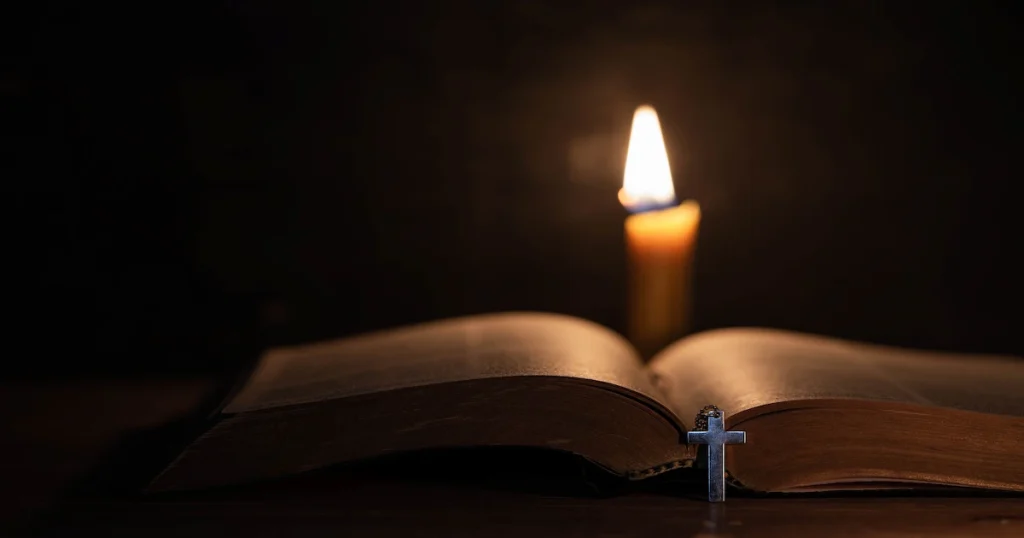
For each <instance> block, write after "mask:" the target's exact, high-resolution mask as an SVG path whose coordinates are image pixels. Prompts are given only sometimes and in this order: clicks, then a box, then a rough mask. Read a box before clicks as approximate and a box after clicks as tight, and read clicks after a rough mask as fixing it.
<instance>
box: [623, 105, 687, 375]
mask: <svg viewBox="0 0 1024 538" xmlns="http://www.w3.org/2000/svg"><path fill="white" fill-rule="evenodd" d="M619 201H620V202H622V205H623V206H624V207H625V208H626V209H627V210H628V211H629V212H630V213H632V215H630V216H629V217H627V218H626V230H625V231H626V254H627V258H628V263H629V320H628V332H627V334H628V336H629V339H630V340H631V341H632V342H633V344H634V345H635V346H636V347H637V349H638V350H640V352H641V354H643V355H644V358H650V357H651V355H653V354H654V353H655V352H657V351H658V350H660V349H661V348H663V347H665V346H666V345H668V344H670V343H672V342H673V341H675V340H677V339H679V338H680V337H682V336H683V335H684V334H685V333H686V331H687V330H688V329H689V322H690V319H689V318H690V287H691V285H690V282H691V279H692V265H693V255H694V249H695V247H696V244H697V230H698V227H699V225H700V206H699V205H698V204H697V202H695V201H693V200H687V201H685V202H683V203H682V204H679V205H676V194H675V188H674V187H673V185H672V171H671V169H670V168H669V163H668V154H667V153H666V152H665V141H664V139H663V138H662V135H661V125H660V123H659V122H658V113H657V112H655V111H654V109H653V108H652V107H650V106H641V107H639V108H637V109H636V112H635V113H634V114H633V128H632V131H631V132H630V135H629V149H628V151H627V152H626V171H625V174H624V175H623V182H622V190H621V191H619Z"/></svg>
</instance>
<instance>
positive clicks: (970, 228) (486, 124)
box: [0, 1, 1024, 377]
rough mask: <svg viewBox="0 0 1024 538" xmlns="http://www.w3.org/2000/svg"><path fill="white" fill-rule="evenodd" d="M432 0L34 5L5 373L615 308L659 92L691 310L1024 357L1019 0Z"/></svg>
mask: <svg viewBox="0 0 1024 538" xmlns="http://www.w3.org/2000/svg"><path fill="white" fill-rule="evenodd" d="M430 4H432V3H429V2H422V3H421V2H415V3H414V2H402V3H395V2H372V3H369V2H367V3H358V4H356V5H352V6H348V5H347V4H345V3H340V2H326V1H324V2H317V3H306V2H268V1H246V2H223V1H221V2H207V3H204V5H202V6H199V5H196V4H189V3H184V4H173V5H167V6H166V7H157V6H155V5H150V4H149V3H139V4H137V5H106V4H100V5H93V4H88V3H84V4H81V5H71V3H70V2H68V3H40V4H38V5H36V6H35V7H33V10H32V11H31V12H30V13H25V14H21V15H19V17H18V18H9V19H8V21H7V22H8V23H12V26H16V27H17V28H18V30H20V32H19V33H18V34H17V35H18V36H24V37H23V38H22V37H19V39H16V40H15V41H16V43H14V44H13V45H12V46H11V47H9V50H10V51H14V55H13V58H12V61H10V62H7V65H8V66H9V69H5V73H4V75H3V79H2V80H0V92H2V98H3V101H4V103H5V104H4V110H5V112H4V115H5V119H4V122H3V123H4V126H5V130H6V131H7V132H8V136H9V139H10V140H11V141H12V143H8V144H5V146H6V147H5V152H4V153H5V154H6V155H7V156H6V157H5V161H7V163H8V164H13V168H11V169H10V172H9V173H7V174H5V176H7V177H6V178H5V179H4V182H3V185H4V189H5V202H6V205H7V206H8V210H7V211H4V218H5V220H6V221H7V222H6V224H5V226H4V229H5V235H7V236H8V238H7V240H6V241H5V242H6V245H5V248H4V251H5V252H6V254H7V255H6V256H4V258H5V265H6V266H7V269H8V272H7V276H6V277H5V279H4V281H5V284H6V286H7V290H6V291H7V293H6V298H7V301H5V302H6V304H5V306H6V308H5V310H6V311H7V313H8V315H9V318H8V319H9V320H10V321H8V329H7V331H5V332H6V333H8V334H9V335H10V336H9V338H10V341H9V342H8V345H7V346H6V348H7V351H6V353H5V355H6V360H5V363H7V365H9V367H7V366H5V370H6V371H7V373H8V374H11V373H13V375H15V376H28V377H38V376H50V377H52V376H56V377H69V376H81V375H97V376H98V375H110V374H117V375H124V376H154V375H194V374H201V373H213V372H222V371H226V370H231V369H233V368H235V367H237V365H238V364H239V361H244V360H246V359H251V358H252V357H254V356H255V355H256V353H258V351H259V350H260V349H262V348H263V347H265V346H269V345H276V344H282V343H295V342H302V341H308V340H312V339H320V338H329V337H336V336H342V335H346V334H352V333H356V332H361V331H366V330H371V329H375V328H380V327H387V326H394V325H398V324H404V323H409V322H415V321H421V320H428V319H434V318H439V317H446V316H454V315H462V314H472V313H479V312H487V311H494V310H508V309H538V310H549V311H557V312H564V313H568V314H573V315H578V316H583V317H586V318H590V319H593V320H595V321H598V322H600V323H603V324H606V325H608V326H611V327H612V328H615V329H618V330H622V329H623V326H624V322H625V319H624V310H625V297H624V296H625V284H624V277H625V267H624V258H623V239H622V221H623V218H624V216H625V214H624V211H623V210H622V208H621V207H620V206H619V204H618V202H617V200H616V191H617V189H618V188H619V186H620V182H621V173H622V164H623V160H624V154H625V147H626V140H627V137H628V130H629V123H630V119H631V115H632V112H633V109H634V108H635V107H636V106H637V105H639V104H642V103H651V104H653V105H655V107H656V108H657V110H658V111H659V113H660V115H661V119H662V124H663V127H664V129H665V136H666V140H667V144H668V151H669V156H670V159H671V162H672V166H673V170H674V175H675V181H676V185H677V192H679V193H680V195H681V196H682V197H685V198H696V199H697V200H699V201H700V203H701V205H702V208H703V211H704V220H703V223H702V230H701V235H700V246H699V251H698V259H697V267H696V277H695V278H696V281H695V283H696V287H695V323H696V328H697V329H698V330H699V329H708V328H713V327H721V326H732V325H762V326H770V327H779V328H786V329H795V330H799V331H808V332H815V333H824V334H830V335H835V336H840V337H846V338H853V339H862V340H870V341H875V342H881V343H888V344H897V345H907V346H916V347H929V348H941V349H950V350H963V351H991V352H1005V353H1015V354H1021V355H1024V337H1021V336H1020V335H1019V334H1018V332H1019V330H1018V327H1019V326H1020V323H1021V321H1022V317H1024V316H1022V315H1021V313H1020V312H1021V310H1020V309H1021V305H1022V301H1021V299H1022V294H1021V286H1020V282H1019V275H1020V274H1021V270H1022V268H1024V267H1022V264H1021V262H1020V261H1018V258H1019V252H1018V251H1019V250H1020V245H1021V231H1022V228H1024V227H1022V225H1021V221H1020V216H1019V215H1018V208H1019V207H1021V204H1022V201H1021V199H1020V198H1019V197H1018V196H1017V195H1016V192H1017V190H1019V189H1018V187H1017V186H1016V183H1017V182H1018V181H1019V180H1018V176H1019V175H1020V161H1019V155H1020V153H1021V149H1022V137H1021V119H1022V118H1021V111H1020V107H1019V105H1018V96H1019V95H1020V89H1021V84H1020V81H1021V78H1020V75H1021V69H1020V67H1019V65H1018V64H1019V62H1017V61H1015V58H1016V54H1017V51H1018V49H1019V48H1020V38H1019V37H1018V36H1017V35H1015V34H1016V32H1017V31H1018V17H1017V16H1016V13H1011V12H1009V11H1008V8H1004V7H996V6H997V5H995V4H993V5H992V6H989V7H985V6H983V5H982V4H978V3H963V4H961V5H959V6H953V7H945V6H943V5H938V6H936V5H921V6H918V5H917V3H899V4H900V6H892V5H890V4H895V3H891V2H878V3H871V2H829V3H823V4H827V6H823V5H815V6H805V7H785V8H783V7H778V6H771V5H768V3H761V2H751V3H722V2H711V3H707V4H689V3H685V2H668V1H663V2H587V3H580V4H579V5H578V6H573V7H570V3H562V2H541V1H506V2H491V3H488V2H470V1H464V2H463V1H460V2H443V3H438V5H430ZM491 4H494V5H491ZM1005 5H1006V6H1009V5H1011V4H1010V3H1006V4H1005Z"/></svg>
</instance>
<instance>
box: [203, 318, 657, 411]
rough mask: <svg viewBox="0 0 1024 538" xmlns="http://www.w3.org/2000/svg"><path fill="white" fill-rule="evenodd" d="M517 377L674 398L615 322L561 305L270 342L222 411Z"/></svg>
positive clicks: (653, 398)
mask: <svg viewBox="0 0 1024 538" xmlns="http://www.w3.org/2000/svg"><path fill="white" fill-rule="evenodd" d="M515 376H557V377H571V378H582V379H588V380H593V381H598V382H605V383H611V384H613V385H617V386H619V387H623V388H625V389H627V390H628V391H633V392H637V393H640V394H642V395H644V396H647V397H648V398H650V399H652V400H654V401H656V402H658V403H659V404H661V405H662V406H667V402H666V400H665V399H664V398H663V397H662V396H661V395H660V394H659V393H658V391H657V390H656V389H655V388H654V387H653V385H652V383H651V381H650V379H649V377H648V373H647V371H646V370H644V368H643V364H642V363H641V360H640V358H639V356H638V355H637V353H636V351H635V350H634V349H633V348H632V347H631V346H630V345H629V343H628V342H627V341H626V340H625V339H624V338H622V337H621V336H619V335H618V334H616V333H615V332H613V331H611V330H610V329H607V328H605V327H602V326H600V325H597V324H595V323H591V322H589V321H584V320H582V319H578V318H573V317H569V316H563V315H557V314H544V313H504V314H487V315H480V316H472V317H465V318H458V319H453V320H445V321H438V322H431V323H424V324H420V325H415V326H411V327H404V328H398V329H393V330H386V331H380V332H376V333H372V334H368V335H365V336H358V337H354V338H346V339H341V340H334V341H328V342H322V343H316V344H310V345H304V346H296V347H288V348H279V349H274V350H270V351H268V352H267V353H265V354H264V356H263V357H262V358H261V359H260V362H259V364H258V365H257V367H256V370H255V371H254V373H253V375H252V376H251V377H250V379H249V380H248V382H247V383H246V384H245V386H244V387H243V388H242V390H241V392H239V394H238V395H237V396H236V397H235V398H234V399H233V400H232V401H231V402H230V403H228V405H227V406H226V407H225V409H224V410H223V412H224V413H242V412H246V411H253V410H257V409H267V408H274V407H281V406H286V405H293V404H301V403H309V402H315V401H322V400H329V399H336V398H346V397H349V396H355V395H360V394H367V393H374V392H380V391H386V390H392V389H400V388H408V387H416V386H424V385H432V384H439V383H447V382H454V381H464V380H471V379H482V378H494V377H515Z"/></svg>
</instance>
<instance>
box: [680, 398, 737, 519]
mask: <svg viewBox="0 0 1024 538" xmlns="http://www.w3.org/2000/svg"><path fill="white" fill-rule="evenodd" d="M702 417H706V418H707V423H708V429H707V431H691V432H686V442H687V443H689V444H698V445H708V502H722V501H724V500H725V445H727V444H729V445H731V444H739V443H746V442H747V432H730V431H725V413H723V412H722V411H721V410H720V409H718V408H717V407H714V406H708V407H705V408H704V409H703V410H701V413H700V414H699V415H697V418H698V422H703V421H702V420H700V419H701V418H702Z"/></svg>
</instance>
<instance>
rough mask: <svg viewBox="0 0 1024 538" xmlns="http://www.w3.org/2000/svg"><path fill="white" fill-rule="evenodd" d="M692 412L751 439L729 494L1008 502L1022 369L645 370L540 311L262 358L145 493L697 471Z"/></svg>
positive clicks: (765, 354)
mask: <svg viewBox="0 0 1024 538" xmlns="http://www.w3.org/2000/svg"><path fill="white" fill-rule="evenodd" d="M707 404H714V405H717V406H718V407H720V408H721V409H722V410H723V411H724V412H725V413H726V415H727V422H726V426H727V427H728V428H730V429H739V430H745V431H746V432H747V444H745V445H729V446H728V447H727V449H726V450H727V456H726V468H727V473H728V475H729V477H730V479H731V483H733V484H734V485H738V486H740V487H745V488H749V489H752V490H757V491H767V492H790V491H814V490H827V489H865V488H885V487H893V486H906V485H908V484H921V485H934V486H969V487H980V488H994V489H1006V490H1024V459H1021V457H1020V455H1021V451H1022V450H1024V360H1021V359H1018V358H1014V357H1000V356H985V355H975V356H970V355H960V354H949V353H937V352H923V351H912V350H905V349H897V348H888V347H881V346H875V345H868V344H859V343H852V342H846V341H841V340H835V339H829V338H823V337H817V336H808V335H801V334H795V333H789V332H782V331H776V330H768V329H747V328H742V329H722V330H715V331H708V332H704V333H698V334H695V335H692V336H689V337H687V338H684V339H682V340H680V341H679V342H677V343H675V344H673V345H672V346H670V347H668V348H667V349H665V350H664V351H662V352H661V353H660V354H658V355H657V356H655V357H654V358H653V359H652V361H651V362H650V363H649V364H648V365H646V366H645V365H644V364H643V363H642V362H641V360H640V358H639V356H638V354H637V353H636V351H635V350H634V349H633V348H632V347H631V346H630V345H629V343H628V342H627V341H626V340H625V339H623V338H622V337H621V336H619V335H618V334H616V333H614V332H612V331H611V330H609V329H606V328H604V327H601V326H599V325H596V324H594V323H591V322H588V321H584V320H581V319H577V318H572V317H567V316H561V315H555V314H540V313H507V314H490V315H481V316H474V317H468V318H461V319H455V320H447V321H438V322H432V323H426V324H422V325H416V326H412V327H407V328H400V329H394V330H388V331H382V332H379V333H374V334H370V335H366V336H360V337H355V338H350V339H343V340H338V341H332V342H324V343H318V344H312V345H306V346H301V347H290V348H282V349H275V350H271V351H269V352H267V353H266V354H265V355H264V356H263V357H262V358H261V359H260V362H259V364H258V365H257V367H256V369H255V370H254V371H253V373H252V375H251V377H250V378H249V379H248V380H247V381H246V382H245V384H244V385H243V386H242V388H241V390H240V391H239V392H238V393H237V394H236V395H235V396H234V397H233V399H231V400H230V401H229V402H227V403H226V404H225V406H224V407H223V408H222V409H221V411H220V420H219V421H217V422H216V424H215V425H214V426H213V427H212V428H211V429H210V430H209V431H207V432H206V433H205V434H204V435H202V436H201V437H200V438H198V439H197V440H196V441H195V442H194V443H192V445H191V446H189V447H188V448H187V449H186V450H185V451H184V452H183V453H182V454H181V455H180V456H179V457H178V458H177V459H176V460H175V461H174V462H173V463H172V464H171V465H170V466H169V467H168V468H167V469H165V470H164V471H163V472H162V473H161V474H160V475H159V476H157V477H156V479H155V480H154V481H153V482H152V483H151V485H150V490H151V491H160V490H174V489H192V488H202V487H208V486H216V485H226V484H236V483H243V482H251V481H255V480H260V479H265V478H271V477H279V476H284V475H289V474H295V473H301V472H304V471H309V470H312V469H317V468H321V467H326V466H329V465H332V464H335V463H340V462H345V461H351V460H356V459H362V458H368V457H372V456H378V455H382V454H390V453H400V452H407V451H414V450H420V449H429V448H442V447H468V446H522V447H546V448H551V449H555V450H561V451H568V452H572V453H575V454H578V455H581V456H583V457H585V458H587V459H589V460H591V461H593V462H594V463H596V464H598V465H600V466H601V467H603V468H605V469H607V470H608V471H610V472H612V473H615V474H617V475H620V476H623V477H627V478H629V479H633V480H641V479H644V478H648V477H652V476H655V475H658V474H661V473H665V472H669V471H673V470H677V469H684V468H689V467H693V466H694V459H695V457H696V455H697V447H696V446H692V445H687V444H686V432H687V431H688V429H689V428H692V426H693V420H694V417H695V415H696V414H697V412H698V411H699V410H700V409H701V408H702V407H704V406H705V405H707Z"/></svg>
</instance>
